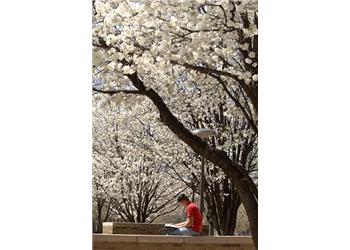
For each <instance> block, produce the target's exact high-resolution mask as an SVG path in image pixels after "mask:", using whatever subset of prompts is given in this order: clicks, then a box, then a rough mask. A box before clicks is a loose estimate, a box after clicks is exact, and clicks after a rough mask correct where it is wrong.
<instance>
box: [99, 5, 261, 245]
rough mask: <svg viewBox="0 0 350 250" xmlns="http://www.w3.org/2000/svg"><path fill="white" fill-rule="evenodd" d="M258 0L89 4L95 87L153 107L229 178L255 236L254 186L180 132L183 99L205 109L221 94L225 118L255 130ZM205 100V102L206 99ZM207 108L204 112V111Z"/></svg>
mask: <svg viewBox="0 0 350 250" xmlns="http://www.w3.org/2000/svg"><path fill="white" fill-rule="evenodd" d="M257 20H258V17H257V3H256V1H253V0H251V1H224V0H221V1H219V0H218V1H214V0H213V1H209V0H192V1H187V0H179V1H178V2H176V3H174V2H173V1H151V0H135V1H131V0H130V1H126V0H105V1H103V0H100V1H95V2H94V19H93V25H94V27H93V44H94V54H93V65H94V66H93V74H94V78H95V79H96V82H99V83H100V84H98V85H95V90H96V91H99V92H102V93H105V94H109V95H111V96H112V98H113V99H115V100H116V101H117V102H118V101H120V100H122V99H123V100H124V98H125V96H127V98H126V99H125V101H126V102H128V103H129V105H133V106H135V105H137V102H138V98H137V97H136V96H137V95H141V96H144V97H147V98H148V99H149V100H150V101H151V102H152V103H153V104H154V105H155V107H156V108H157V109H158V112H159V115H160V120H161V122H162V123H163V124H164V125H166V126H167V127H168V128H169V129H170V130H171V131H172V132H173V133H174V134H175V135H176V136H177V137H178V138H179V139H181V140H182V141H183V142H184V143H186V144H187V145H188V146H189V147H191V148H192V150H193V151H194V152H196V153H197V154H199V155H201V156H203V157H205V158H206V159H207V160H209V161H210V162H212V163H213V164H214V165H216V166H218V167H219V168H220V169H221V170H222V171H223V172H224V173H225V174H226V175H227V176H228V177H229V178H230V180H232V184H233V185H234V188H235V190H237V192H238V194H239V196H240V199H241V201H242V203H243V205H244V206H245V210H246V212H247V215H248V219H249V222H250V228H251V232H252V236H253V240H254V243H255V245H256V247H257V239H258V233H257V230H258V205H257V198H258V197H257V191H256V187H255V185H254V183H253V181H252V179H251V178H250V177H249V175H248V173H247V172H246V171H245V169H244V167H243V166H242V165H241V164H237V162H234V161H232V160H231V158H230V157H229V156H228V155H227V153H226V152H224V151H222V150H220V149H216V148H214V147H210V146H209V145H208V144H207V143H206V142H204V141H202V140H201V139H200V138H199V137H197V136H194V135H192V134H191V132H190V131H189V128H188V127H187V128H186V124H184V122H183V121H184V118H185V117H186V116H187V115H188V113H189V107H188V106H187V105H186V103H188V102H193V103H198V105H197V106H196V108H197V110H203V103H205V102H206V101H207V102H209V103H211V105H217V104H218V103H220V101H221V99H222V95H223V94H224V95H225V96H226V97H227V98H228V99H229V100H230V101H229V102H228V107H229V108H228V110H227V115H230V114H231V115H232V114H234V113H239V114H240V115H241V116H242V117H243V118H244V119H245V120H246V121H247V122H248V123H249V126H250V128H251V129H252V130H253V131H255V133H257V131H258V129H257V124H258V120H257V117H258V96H257V90H258V88H257V87H258V75H257V71H258V67H257V62H258V54H257V49H258V48H257V44H258V35H257V22H258V21H257ZM205 100H206V101H205ZM206 110H207V109H206Z"/></svg>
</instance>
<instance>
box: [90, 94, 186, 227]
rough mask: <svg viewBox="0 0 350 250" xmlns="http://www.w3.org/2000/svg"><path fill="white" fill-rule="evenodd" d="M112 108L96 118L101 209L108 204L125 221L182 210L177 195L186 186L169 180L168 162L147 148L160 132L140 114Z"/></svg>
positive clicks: (96, 183) (96, 188)
mask: <svg viewBox="0 0 350 250" xmlns="http://www.w3.org/2000/svg"><path fill="white" fill-rule="evenodd" d="M105 101H106V100H105ZM107 102H108V100H107ZM112 108H113V104H112V105H111V104H110V103H109V104H108V105H106V106H104V107H103V109H102V110H101V107H96V109H95V111H94V116H93V117H94V121H93V125H94V126H93V129H94V130H93V136H94V138H93V159H94V161H93V184H94V185H93V186H94V198H95V201H96V206H97V209H99V208H100V207H99V205H103V204H105V203H106V204H107V203H108V206H109V207H108V210H107V211H109V210H110V211H111V212H113V213H114V214H116V215H117V217H118V218H120V220H121V221H125V222H152V221H154V220H155V219H156V218H158V217H160V216H162V215H165V214H167V213H170V212H172V211H174V210H175V209H176V208H177V206H176V196H177V195H179V194H180V193H181V192H183V191H184V190H185V189H186V187H185V186H184V185H183V184H182V183H180V182H176V181H174V180H173V179H171V178H166V177H167V175H166V174H165V170H164V166H163V165H162V163H161V162H160V161H157V159H155V158H154V157H153V156H152V155H151V154H149V152H148V151H145V150H144V147H145V148H147V147H148V145H147V143H148V141H149V139H150V137H153V136H156V132H155V131H151V129H150V127H149V126H144V124H143V123H140V122H139V121H138V120H137V116H138V114H137V113H134V112H130V111H125V110H124V111H122V110H119V111H118V110H117V111H116V110H111V109H112ZM139 111H140V110H139ZM123 113H124V115H123ZM118 118H119V119H118ZM140 144H142V146H140ZM100 201H103V203H102V204H101V202H100ZM99 202H100V203H99ZM98 211H99V210H98ZM100 214H101V213H98V216H100ZM107 216H108V215H107ZM99 219H101V218H99Z"/></svg>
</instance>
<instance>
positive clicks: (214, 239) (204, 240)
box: [93, 234, 253, 249]
mask: <svg viewBox="0 0 350 250" xmlns="http://www.w3.org/2000/svg"><path fill="white" fill-rule="evenodd" d="M93 242H94V245H96V244H98V242H115V243H119V242H129V243H151V244H153V245H154V244H169V243H170V244H184V245H220V246H222V247H228V246H234V247H242V249H253V248H252V247H253V240H252V238H251V237H250V236H177V235H174V236H173V235H131V234H130V235H125V234H94V235H93ZM241 245H245V246H246V248H244V246H241ZM247 247H248V248H247ZM94 249H95V248H94ZM169 249H171V248H169ZM218 249H219V248H218Z"/></svg>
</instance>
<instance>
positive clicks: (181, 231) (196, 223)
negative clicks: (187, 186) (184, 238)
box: [168, 194, 203, 236]
mask: <svg viewBox="0 0 350 250" xmlns="http://www.w3.org/2000/svg"><path fill="white" fill-rule="evenodd" d="M177 202H179V203H180V204H181V205H182V206H183V207H184V208H185V209H186V216H187V219H186V221H184V222H181V223H178V224H175V226H177V227H179V228H177V229H176V230H174V231H172V232H170V233H168V235H192V236H199V235H200V233H201V232H202V227H203V216H202V214H201V212H200V210H199V208H198V207H197V205H196V204H195V203H193V202H191V201H190V200H189V199H188V197H187V196H186V195H185V194H181V195H180V196H179V197H178V198H177Z"/></svg>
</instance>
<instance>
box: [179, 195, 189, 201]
mask: <svg viewBox="0 0 350 250" xmlns="http://www.w3.org/2000/svg"><path fill="white" fill-rule="evenodd" d="M181 201H190V199H188V197H187V195H185V194H181V195H180V196H179V197H177V202H181Z"/></svg>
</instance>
